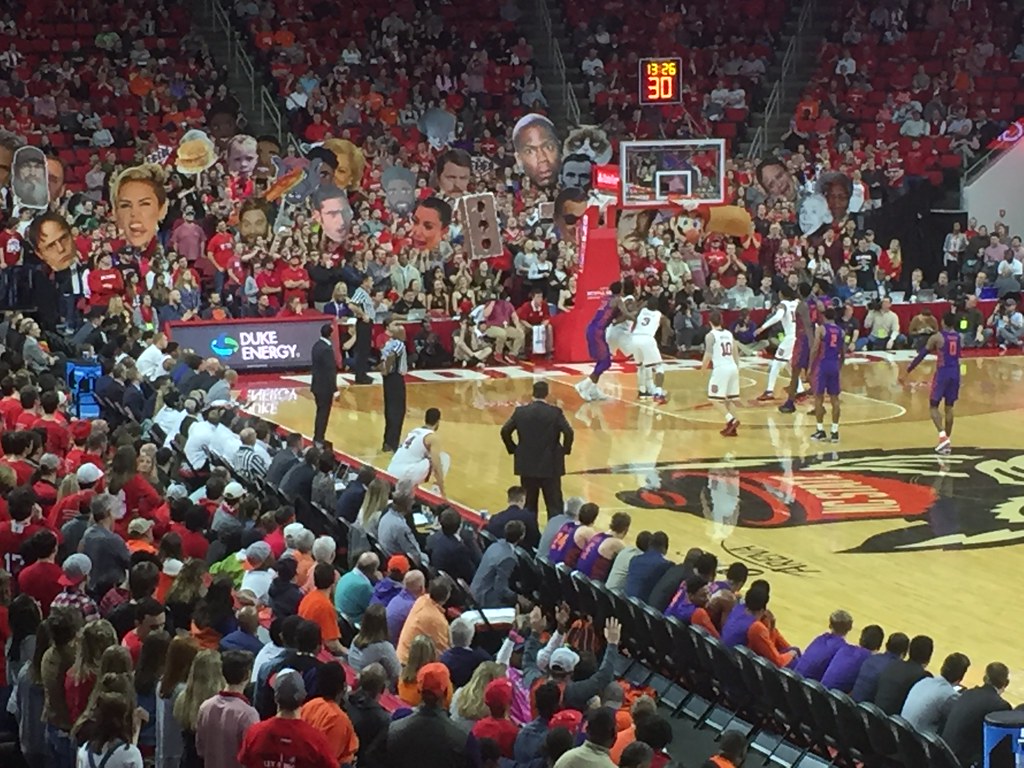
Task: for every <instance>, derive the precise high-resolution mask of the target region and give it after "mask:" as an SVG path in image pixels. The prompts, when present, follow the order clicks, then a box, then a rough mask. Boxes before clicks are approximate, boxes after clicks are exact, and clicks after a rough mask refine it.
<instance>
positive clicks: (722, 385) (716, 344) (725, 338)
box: [703, 309, 740, 437]
mask: <svg viewBox="0 0 1024 768" xmlns="http://www.w3.org/2000/svg"><path fill="white" fill-rule="evenodd" d="M708 322H710V323H711V330H710V331H708V335H707V336H706V337H705V338H704V363H703V364H704V367H705V368H707V367H708V366H709V365H710V366H711V379H710V380H709V381H708V399H709V400H711V401H712V402H714V403H717V404H719V405H720V406H722V407H723V408H724V409H725V414H724V415H725V429H723V430H722V432H721V434H722V435H723V436H724V437H736V429H737V428H738V427H739V425H740V420H739V419H738V418H736V408H735V401H736V398H737V397H739V396H740V351H739V347H738V346H737V345H736V340H735V339H734V338H733V336H732V331H727V330H725V329H724V328H722V313H721V312H719V311H718V310H717V309H716V310H714V311H712V312H711V315H710V316H709V317H708Z"/></svg>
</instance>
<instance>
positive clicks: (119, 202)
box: [110, 163, 167, 249]
mask: <svg viewBox="0 0 1024 768" xmlns="http://www.w3.org/2000/svg"><path fill="white" fill-rule="evenodd" d="M166 184H167V172H166V171H165V170H164V169H163V168H162V167H161V166H159V165H155V164H153V163H147V164H145V165H136V166H134V167H132V168H126V169H125V170H123V171H121V173H120V174H119V175H118V176H117V177H115V178H114V180H113V181H112V182H111V184H110V199H111V200H112V201H113V204H114V220H115V221H116V222H117V228H118V231H120V233H121V235H122V236H123V237H124V238H125V240H127V241H128V242H129V244H131V245H132V246H133V247H135V248H139V249H145V248H146V247H147V246H149V244H150V243H151V242H153V238H154V237H156V232H157V229H159V227H160V222H161V221H163V219H164V217H165V216H166V215H167V189H166V186H165V185H166Z"/></svg>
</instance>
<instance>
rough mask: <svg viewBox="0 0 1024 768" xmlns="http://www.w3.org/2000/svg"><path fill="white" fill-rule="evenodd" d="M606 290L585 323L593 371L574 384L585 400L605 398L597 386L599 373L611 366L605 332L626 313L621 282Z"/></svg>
mask: <svg viewBox="0 0 1024 768" xmlns="http://www.w3.org/2000/svg"><path fill="white" fill-rule="evenodd" d="M608 290H609V295H608V296H605V298H604V300H603V301H602V302H601V306H600V307H598V310H597V312H596V313H595V314H594V317H593V319H592V320H591V321H590V323H589V324H588V325H587V351H588V352H589V353H590V356H591V357H592V358H594V371H593V373H591V374H590V375H589V376H588V377H587V378H585V379H583V381H581V382H579V383H578V384H577V385H576V391H577V392H578V393H579V395H580V397H582V398H583V399H584V400H586V401H587V402H590V401H592V400H604V399H606V395H605V394H604V393H603V392H602V391H601V390H600V389H598V387H597V382H598V381H599V380H600V378H601V374H603V373H604V372H605V371H607V370H608V369H609V368H611V366H612V350H611V347H609V346H608V338H607V335H606V334H607V331H608V327H609V326H610V325H611V324H612V323H614V322H616V321H617V320H618V319H619V318H622V317H626V315H627V313H626V307H625V305H624V304H623V301H622V283H620V282H618V281H616V282H614V283H612V284H611V285H610V286H609V287H608Z"/></svg>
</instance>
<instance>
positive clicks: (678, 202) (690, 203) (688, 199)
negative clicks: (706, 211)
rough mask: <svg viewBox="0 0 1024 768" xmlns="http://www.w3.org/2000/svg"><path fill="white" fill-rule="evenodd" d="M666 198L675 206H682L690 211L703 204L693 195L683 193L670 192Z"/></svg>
mask: <svg viewBox="0 0 1024 768" xmlns="http://www.w3.org/2000/svg"><path fill="white" fill-rule="evenodd" d="M665 199H666V201H667V202H668V204H669V205H670V206H672V207H673V208H681V209H682V210H684V211H688V212H692V211H695V210H697V208H699V207H700V204H701V201H700V200H697V199H696V198H694V197H693V196H692V195H684V194H681V193H674V194H673V193H670V194H669V195H668V197H667V198H665Z"/></svg>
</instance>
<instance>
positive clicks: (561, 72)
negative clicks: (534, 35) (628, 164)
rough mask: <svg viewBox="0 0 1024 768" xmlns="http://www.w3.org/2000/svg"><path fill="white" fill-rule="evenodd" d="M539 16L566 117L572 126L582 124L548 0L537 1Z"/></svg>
mask: <svg viewBox="0 0 1024 768" xmlns="http://www.w3.org/2000/svg"><path fill="white" fill-rule="evenodd" d="M536 7H537V15H538V16H540V19H541V21H542V22H543V24H544V42H545V45H547V48H548V55H549V56H550V57H551V62H552V64H554V67H555V74H556V75H557V76H558V78H559V80H560V81H561V82H560V86H559V87H561V89H562V104H564V105H565V116H566V119H567V120H568V122H569V124H570V125H571V126H576V125H579V124H580V103H579V100H577V98H576V92H575V91H574V90H573V89H572V83H571V82H569V78H568V77H566V70H565V58H564V57H563V56H562V48H561V46H560V45H559V44H558V41H557V40H555V37H554V34H553V32H552V28H551V12H550V11H549V10H548V4H547V0H536Z"/></svg>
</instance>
